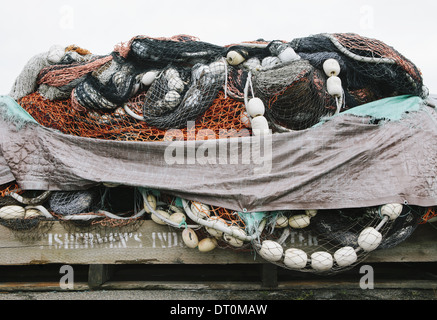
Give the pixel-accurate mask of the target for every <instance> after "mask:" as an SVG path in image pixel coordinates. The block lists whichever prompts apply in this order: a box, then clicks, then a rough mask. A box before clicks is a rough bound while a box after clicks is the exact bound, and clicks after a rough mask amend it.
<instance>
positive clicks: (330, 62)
mask: <svg viewBox="0 0 437 320" xmlns="http://www.w3.org/2000/svg"><path fill="white" fill-rule="evenodd" d="M323 71H325V74H326V75H327V76H328V77H332V76H338V75H339V74H340V64H339V63H338V61H337V60H335V59H327V60H325V62H324V63H323Z"/></svg>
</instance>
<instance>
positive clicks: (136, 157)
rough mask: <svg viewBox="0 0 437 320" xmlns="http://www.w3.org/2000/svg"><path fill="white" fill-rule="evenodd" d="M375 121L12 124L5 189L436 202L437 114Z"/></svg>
mask: <svg viewBox="0 0 437 320" xmlns="http://www.w3.org/2000/svg"><path fill="white" fill-rule="evenodd" d="M0 118H1V117H0ZM369 120H370V118H369V117H363V116H356V115H351V114H343V115H340V116H337V117H333V118H332V119H330V120H329V121H327V122H325V123H323V124H320V125H318V126H316V127H313V128H310V129H307V130H302V131H297V132H288V133H280V134H273V135H270V136H266V137H263V138H259V137H241V138H232V139H218V140H212V141H211V140H210V141H187V142H184V141H182V142H147V143H145V142H141V143H140V142H119V141H107V140H99V139H90V138H84V137H77V136H70V135H65V134H62V133H60V132H58V131H55V130H53V129H49V128H45V127H43V126H40V125H38V124H35V123H34V122H29V123H27V124H26V125H25V126H23V127H22V128H20V129H19V130H17V129H16V128H15V127H14V125H13V124H11V123H10V122H8V121H7V119H3V120H1V123H0V142H1V148H0V183H2V184H3V183H7V182H9V181H11V178H12V177H13V178H14V179H15V180H16V181H17V182H18V184H19V185H20V187H21V188H23V189H25V190H78V189H83V188H88V187H91V186H94V185H96V184H98V183H101V182H111V183H118V184H123V185H128V186H142V187H146V188H151V189H158V190H161V191H166V192H169V193H171V194H174V195H177V196H180V197H183V198H186V199H189V200H198V201H202V202H204V203H208V204H212V205H216V206H220V207H225V208H228V209H233V210H238V211H245V210H247V211H271V210H282V209H311V208H313V209H330V208H331V209H332V208H347V207H348V208H349V207H368V206H374V205H379V204H383V203H391V202H401V203H409V204H412V205H418V206H433V205H437V178H436V176H437V174H436V173H437V172H436V171H437V166H436V164H437V163H436V154H437V144H436V141H437V139H436V138H437V126H436V123H437V121H436V120H437V116H436V111H435V110H434V109H433V108H431V107H429V106H425V105H423V106H421V108H420V109H419V110H418V111H414V112H409V113H407V114H405V116H404V117H403V118H402V119H401V120H399V121H388V122H384V123H378V124H376V123H372V121H369ZM181 152H182V153H181ZM176 155H179V157H177V156H176Z"/></svg>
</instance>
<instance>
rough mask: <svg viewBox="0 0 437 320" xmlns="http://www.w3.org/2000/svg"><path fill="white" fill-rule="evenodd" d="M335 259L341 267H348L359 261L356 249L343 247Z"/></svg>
mask: <svg viewBox="0 0 437 320" xmlns="http://www.w3.org/2000/svg"><path fill="white" fill-rule="evenodd" d="M334 259H335V262H337V264H338V266H340V267H347V266H350V265H351V264H353V263H355V262H356V261H357V259H358V257H357V253H356V252H355V249H354V248H352V247H343V248H340V249H338V250H337V251H335V252H334Z"/></svg>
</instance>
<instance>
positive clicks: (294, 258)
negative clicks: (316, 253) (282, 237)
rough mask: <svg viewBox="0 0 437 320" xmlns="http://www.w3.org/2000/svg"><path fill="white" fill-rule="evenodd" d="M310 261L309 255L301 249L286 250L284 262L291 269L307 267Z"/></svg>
mask: <svg viewBox="0 0 437 320" xmlns="http://www.w3.org/2000/svg"><path fill="white" fill-rule="evenodd" d="M307 262H308V255H307V254H306V252H305V251H303V250H301V249H296V248H291V249H287V250H285V253H284V264H285V265H286V266H287V267H288V268H290V269H302V268H305V266H306V264H307Z"/></svg>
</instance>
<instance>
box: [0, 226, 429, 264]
mask: <svg viewBox="0 0 437 320" xmlns="http://www.w3.org/2000/svg"><path fill="white" fill-rule="evenodd" d="M30 235H31V236H30ZM27 236H28V235H27V234H26V232H18V231H12V230H10V229H8V228H6V227H4V226H0V265H32V264H49V263H60V264H102V265H106V264H208V263H214V264H259V263H266V261H265V260H263V259H262V258H261V257H259V255H256V254H254V253H253V252H249V251H246V252H241V251H235V250H231V249H221V248H216V249H215V250H213V251H211V252H207V253H202V252H199V251H198V250H197V249H190V248H187V247H186V246H185V245H184V243H183V241H182V238H181V230H179V229H175V228H171V227H169V226H161V225H157V224H155V223H154V222H153V221H149V220H148V221H144V223H143V224H142V225H141V226H139V227H138V228H137V229H135V230H128V231H125V230H123V229H120V230H105V232H102V230H99V231H96V230H88V229H78V230H76V231H74V232H72V231H71V230H70V231H67V230H66V229H65V228H64V226H63V225H62V224H61V223H59V222H54V223H53V225H52V226H51V228H50V229H48V230H45V231H44V232H42V233H41V234H34V233H33V234H30V233H29V237H27ZM29 239H31V240H29ZM287 241H290V243H287V244H288V245H290V244H291V245H293V246H297V247H300V248H302V249H304V250H305V249H308V250H310V249H311V248H314V245H315V244H317V242H318V241H317V237H315V236H314V235H312V234H308V233H305V232H304V231H299V232H296V233H295V234H294V235H292V237H291V238H289V239H288V240H287ZM436 241H437V230H435V229H434V228H432V226H429V225H421V226H419V227H418V228H417V229H416V231H415V233H414V234H413V235H412V236H411V237H410V238H409V239H408V240H407V241H405V242H403V243H401V244H400V245H398V246H396V247H394V248H391V249H384V250H376V251H374V252H372V253H371V254H370V255H369V256H368V257H367V259H366V261H367V262H433V261H437V246H436V245H435V244H436Z"/></svg>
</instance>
